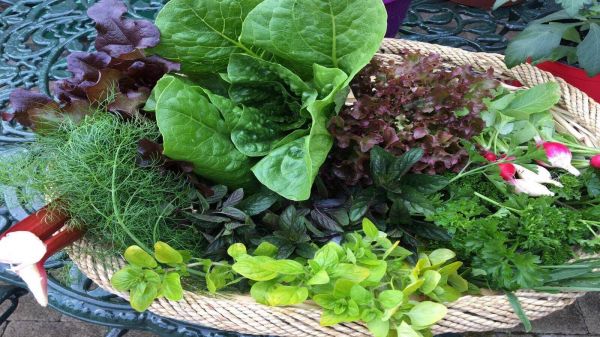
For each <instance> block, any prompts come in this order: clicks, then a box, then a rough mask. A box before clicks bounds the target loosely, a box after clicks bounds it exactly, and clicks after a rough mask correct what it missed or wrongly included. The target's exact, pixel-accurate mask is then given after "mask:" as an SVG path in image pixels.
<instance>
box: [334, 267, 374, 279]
mask: <svg viewBox="0 0 600 337" xmlns="http://www.w3.org/2000/svg"><path fill="white" fill-rule="evenodd" d="M330 273H331V276H332V277H333V278H344V279H347V280H350V281H352V282H356V283H360V282H362V281H364V280H365V279H366V278H367V277H369V274H370V272H369V269H367V268H364V267H360V266H357V265H354V264H350V263H340V264H338V265H337V266H336V267H335V268H334V269H333V270H332V271H331V272H330Z"/></svg>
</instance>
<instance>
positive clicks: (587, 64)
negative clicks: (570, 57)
mask: <svg viewBox="0 0 600 337" xmlns="http://www.w3.org/2000/svg"><path fill="white" fill-rule="evenodd" d="M599 55H600V25H598V24H597V23H593V22H592V23H590V30H589V31H588V33H587V35H586V36H585V38H584V39H583V41H582V42H581V43H580V44H579V46H577V57H578V58H579V65H580V66H581V67H582V68H583V69H585V71H586V72H587V73H588V75H589V76H596V75H598V74H600V62H598V56H599Z"/></svg>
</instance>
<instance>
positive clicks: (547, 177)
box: [515, 164, 563, 187]
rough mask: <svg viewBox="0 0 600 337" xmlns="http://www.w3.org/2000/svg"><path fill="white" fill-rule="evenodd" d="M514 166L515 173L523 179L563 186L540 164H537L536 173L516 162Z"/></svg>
mask: <svg viewBox="0 0 600 337" xmlns="http://www.w3.org/2000/svg"><path fill="white" fill-rule="evenodd" d="M515 168H516V169H517V174H518V175H519V177H521V178H523V179H525V180H530V181H535V182H536V183H540V184H552V185H554V186H558V187H563V185H562V184H561V183H559V182H558V181H556V180H553V179H552V175H551V174H550V172H548V170H546V169H545V168H544V167H542V166H539V165H537V173H535V172H533V171H531V170H528V169H527V168H525V167H523V166H521V165H517V164H515Z"/></svg>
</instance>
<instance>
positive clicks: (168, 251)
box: [154, 241, 183, 264]
mask: <svg viewBox="0 0 600 337" xmlns="http://www.w3.org/2000/svg"><path fill="white" fill-rule="evenodd" d="M154 256H155V257H156V259H157V260H158V262H160V263H165V264H177V263H182V262H183V256H182V255H181V253H179V252H178V251H177V250H175V249H174V248H173V247H171V246H169V245H168V244H167V243H165V242H162V241H158V242H156V243H155V244H154Z"/></svg>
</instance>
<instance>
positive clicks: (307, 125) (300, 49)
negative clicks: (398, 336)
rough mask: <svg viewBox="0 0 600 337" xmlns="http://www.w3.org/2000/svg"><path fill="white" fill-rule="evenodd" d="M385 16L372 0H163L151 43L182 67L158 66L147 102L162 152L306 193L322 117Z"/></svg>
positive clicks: (324, 144)
mask: <svg viewBox="0 0 600 337" xmlns="http://www.w3.org/2000/svg"><path fill="white" fill-rule="evenodd" d="M385 17H386V12H385V9H384V6H383V4H382V3H381V1H379V0H366V1H365V0H351V1H325V0H309V1H297V0H267V1H256V0H231V1H226V2H222V1H216V0H210V1H203V2H198V1H191V0H173V1H170V2H169V3H167V4H166V5H165V7H164V8H163V9H162V10H161V12H160V13H159V14H158V16H157V18H156V25H157V26H158V28H159V30H160V32H161V41H160V43H159V44H158V45H157V46H156V47H154V48H152V52H154V53H156V54H158V55H160V56H162V57H165V58H167V59H169V60H172V61H176V62H179V63H180V64H181V73H183V74H184V75H185V76H183V77H181V76H176V75H166V76H165V77H163V78H162V79H161V80H160V81H159V83H158V84H157V86H156V87H155V88H154V90H153V92H152V98H151V100H150V104H147V108H151V109H154V110H155V112H156V119H157V123H158V126H159V128H160V130H161V133H162V134H163V137H164V148H165V151H164V152H165V154H166V155H167V156H169V157H171V158H173V159H177V160H186V161H190V162H192V163H193V164H194V169H195V172H196V173H198V174H199V175H201V176H204V177H207V178H209V179H210V180H212V181H215V182H218V183H223V184H227V185H230V186H233V187H241V186H244V187H250V186H252V183H253V179H254V177H255V178H256V179H258V181H260V182H261V183H262V184H263V185H265V186H267V187H268V188H270V189H271V190H273V191H275V192H277V193H279V194H280V195H282V196H284V197H286V198H288V199H291V200H306V199H308V198H309V196H310V193H311V188H312V185H313V181H314V179H315V177H316V175H317V173H318V171H319V168H320V167H321V165H322V164H323V163H324V161H325V158H326V157H327V154H328V153H329V150H330V148H331V146H332V144H333V139H332V136H331V135H330V133H329V131H328V130H327V123H328V122H329V119H330V118H331V116H333V115H334V114H335V112H336V111H337V109H339V108H340V106H341V104H342V103H343V102H344V100H345V98H346V96H347V93H348V84H349V83H350V81H351V80H352V78H353V77H354V75H356V73H358V71H359V70H360V69H362V67H363V66H365V65H366V64H367V63H368V62H369V60H370V59H371V57H372V56H373V55H374V53H375V52H376V51H377V49H378V47H379V44H380V42H381V40H382V38H383V35H384V33H385V29H386V27H385ZM209 74H212V76H210V75H209ZM207 78H211V79H214V78H216V80H215V81H217V82H220V85H219V86H218V87H219V88H217V90H211V89H210V88H209V86H210V87H214V83H212V84H211V85H203V83H205V82H207V81H206V79H207ZM213 82H214V81H213Z"/></svg>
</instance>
